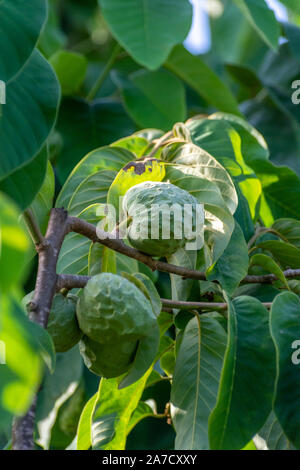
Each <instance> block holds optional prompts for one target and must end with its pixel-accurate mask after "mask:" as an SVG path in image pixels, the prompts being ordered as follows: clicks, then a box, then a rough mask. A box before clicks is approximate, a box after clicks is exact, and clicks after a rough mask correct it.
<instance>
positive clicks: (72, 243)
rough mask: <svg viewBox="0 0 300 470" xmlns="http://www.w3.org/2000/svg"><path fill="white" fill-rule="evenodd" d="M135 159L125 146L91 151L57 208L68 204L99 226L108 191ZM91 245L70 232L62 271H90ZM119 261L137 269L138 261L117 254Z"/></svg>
mask: <svg viewBox="0 0 300 470" xmlns="http://www.w3.org/2000/svg"><path fill="white" fill-rule="evenodd" d="M133 158H134V157H133V155H132V154H131V152H129V151H128V150H126V149H122V148H121V147H103V148H100V149H98V150H95V151H94V152H91V153H90V154H88V155H87V156H86V157H85V158H84V159H83V160H81V162H80V163H79V164H78V165H77V166H76V167H75V168H74V170H73V172H72V173H71V175H70V176H69V178H68V180H67V181H66V183H65V185H64V186H63V188H62V190H61V192H60V194H59V196H58V198H57V201H56V207H66V208H67V209H68V211H69V213H70V214H71V215H74V216H79V217H80V218H83V219H84V220H86V221H87V222H89V223H92V224H94V225H96V224H97V223H98V222H99V221H100V220H101V218H102V217H101V216H99V215H97V207H98V206H99V205H101V204H106V200H107V194H108V190H109V188H110V186H111V183H112V182H113V180H114V178H115V177H116V175H117V172H118V171H119V170H120V169H121V168H122V167H123V166H124V165H125V164H126V163H128V162H129V161H131V160H132V159H133ZM87 208H89V210H86V209H87ZM90 247H91V242H90V240H88V239H87V238H85V237H83V236H82V235H78V234H76V233H70V234H68V235H67V236H66V238H65V239H64V242H63V245H62V249H61V251H60V255H59V259H58V266H57V269H58V272H60V273H69V274H88V256H89V251H90ZM93 249H94V248H93ZM95 249H97V248H95ZM99 250H100V252H101V253H100V252H99V255H101V258H102V256H103V248H102V247H99ZM101 258H100V257H99V263H97V265H98V266H99V269H102V268H101V265H102V264H101V263H102V261H101ZM94 259H96V258H94ZM117 263H118V269H120V270H123V271H127V270H128V269H129V272H132V271H131V269H133V270H134V271H136V270H137V262H136V261H132V260H128V259H127V257H125V256H124V255H119V254H118V255H117ZM90 269H91V267H90ZM97 269H98V268H97V267H96V270H97ZM97 272H99V271H98V270H97Z"/></svg>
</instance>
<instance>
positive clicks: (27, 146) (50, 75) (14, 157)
mask: <svg viewBox="0 0 300 470" xmlns="http://www.w3.org/2000/svg"><path fill="white" fill-rule="evenodd" d="M37 76H38V77H39V80H38V86H37V85H36V77H37ZM58 102H59V86H58V83H57V79H56V77H55V75H54V72H53V70H52V68H51V67H50V66H49V64H48V63H47V62H46V60H45V59H44V58H43V57H42V55H41V54H40V53H39V52H38V51H37V50H35V51H34V53H33V54H32V56H31V57H30V60H29V61H28V62H27V63H26V65H25V67H24V68H23V69H22V71H21V72H20V73H19V74H18V75H17V76H16V77H15V78H14V79H13V80H12V81H10V82H9V83H8V85H7V89H6V105H3V106H2V108H1V109H2V114H1V116H0V123H1V127H0V140H1V153H0V157H1V158H0V180H3V179H4V178H6V177H7V176H9V175H11V174H12V173H13V172H14V171H16V170H17V169H19V168H20V167H22V166H25V165H27V164H28V163H29V162H30V161H32V159H33V158H34V157H35V156H36V155H37V154H38V152H39V151H40V149H41V147H42V145H43V144H44V142H45V140H46V139H47V137H48V135H49V134H50V131H51V129H52V127H53V125H54V121H55V118H56V108H57V106H58ZM24 110H26V113H24ZM28 116H30V119H28Z"/></svg>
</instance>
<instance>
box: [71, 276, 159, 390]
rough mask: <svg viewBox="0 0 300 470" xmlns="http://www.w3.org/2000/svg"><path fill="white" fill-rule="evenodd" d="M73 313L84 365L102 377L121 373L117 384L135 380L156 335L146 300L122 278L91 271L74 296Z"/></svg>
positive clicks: (148, 360) (149, 359)
mask: <svg viewBox="0 0 300 470" xmlns="http://www.w3.org/2000/svg"><path fill="white" fill-rule="evenodd" d="M77 318H78V321H79V325H80V328H81V330H82V331H83V332H84V336H83V338H82V340H81V341H80V352H81V355H82V356H83V359H84V361H85V364H86V365H87V367H88V368H89V369H90V370H91V371H92V372H94V373H95V374H98V375H101V376H104V377H108V378H111V377H119V376H120V375H122V374H124V373H125V372H127V374H126V376H125V377H123V378H122V381H121V382H120V384H119V388H123V387H127V386H129V385H131V384H132V383H134V382H136V381H137V380H139V379H140V378H141V377H142V376H143V375H144V374H145V373H146V371H147V370H148V369H149V367H151V364H153V362H154V361H155V358H156V354H157V351H158V346H159V338H160V334H159V327H158V323H157V320H156V317H155V314H154V312H153V309H152V305H151V302H150V300H149V299H148V298H147V297H146V295H145V294H144V293H143V292H142V291H141V290H140V289H139V288H138V287H137V286H136V285H135V284H134V283H132V282H130V281H129V280H127V279H125V278H124V277H121V276H118V275H116V274H111V273H101V274H97V275H96V276H93V277H92V278H91V279H90V280H89V281H88V283H87V285H86V286H85V288H84V289H83V291H82V294H81V296H80V298H79V300H78V303H77Z"/></svg>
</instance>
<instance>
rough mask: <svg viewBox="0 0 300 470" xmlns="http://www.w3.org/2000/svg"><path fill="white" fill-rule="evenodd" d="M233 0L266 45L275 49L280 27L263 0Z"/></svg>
mask: <svg viewBox="0 0 300 470" xmlns="http://www.w3.org/2000/svg"><path fill="white" fill-rule="evenodd" d="M234 1H235V3H236V5H237V6H238V7H239V8H240V10H241V11H242V13H243V15H245V17H246V18H247V20H248V21H249V22H250V24H251V25H252V26H253V27H254V28H255V29H256V30H257V32H258V33H259V34H260V36H261V37H262V39H263V40H264V41H265V42H266V43H267V44H268V46H270V47H272V48H273V49H277V46H278V42H279V35H280V28H279V24H278V23H277V20H276V17H275V14H274V12H273V11H272V10H271V9H270V8H269V7H268V5H267V3H266V2H265V0H234Z"/></svg>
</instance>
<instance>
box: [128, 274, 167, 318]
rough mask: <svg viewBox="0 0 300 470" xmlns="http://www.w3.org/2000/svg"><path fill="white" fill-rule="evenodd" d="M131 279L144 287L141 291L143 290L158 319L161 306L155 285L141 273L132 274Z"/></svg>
mask: <svg viewBox="0 0 300 470" xmlns="http://www.w3.org/2000/svg"><path fill="white" fill-rule="evenodd" d="M133 277H134V278H136V279H137V280H138V281H140V282H141V284H142V285H143V286H144V289H141V290H143V292H144V293H145V295H146V297H147V298H148V299H149V300H150V302H151V305H152V309H153V312H154V313H155V316H156V317H158V316H159V315H160V312H161V309H162V304H161V300H160V296H159V293H158V292H157V289H156V287H155V285H154V284H153V282H152V281H151V279H150V278H149V277H148V276H146V275H145V274H143V273H134V274H133ZM128 279H129V278H128ZM129 280H130V279H129Z"/></svg>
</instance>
